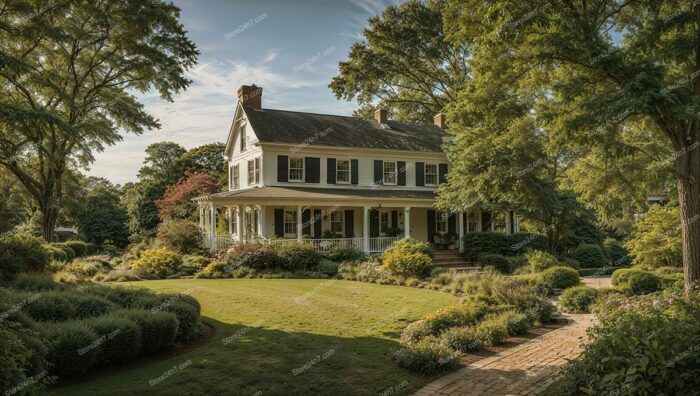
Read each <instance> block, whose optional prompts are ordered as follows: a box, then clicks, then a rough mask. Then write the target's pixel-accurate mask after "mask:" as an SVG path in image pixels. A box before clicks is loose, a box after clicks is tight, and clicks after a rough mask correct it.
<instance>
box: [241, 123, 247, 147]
mask: <svg viewBox="0 0 700 396" xmlns="http://www.w3.org/2000/svg"><path fill="white" fill-rule="evenodd" d="M240 135H241V151H245V149H246V147H247V146H248V138H247V136H246V134H245V125H243V126H241V129H240Z"/></svg>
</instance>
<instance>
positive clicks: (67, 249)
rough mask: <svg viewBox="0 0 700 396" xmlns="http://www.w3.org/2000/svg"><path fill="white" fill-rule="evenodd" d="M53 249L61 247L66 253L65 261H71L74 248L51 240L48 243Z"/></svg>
mask: <svg viewBox="0 0 700 396" xmlns="http://www.w3.org/2000/svg"><path fill="white" fill-rule="evenodd" d="M49 246H51V247H52V248H54V249H61V250H62V251H63V253H64V254H65V255H66V260H65V261H67V262H70V261H73V259H74V258H75V250H73V249H72V248H71V247H70V246H68V245H64V244H63V243H58V242H52V243H50V244H49Z"/></svg>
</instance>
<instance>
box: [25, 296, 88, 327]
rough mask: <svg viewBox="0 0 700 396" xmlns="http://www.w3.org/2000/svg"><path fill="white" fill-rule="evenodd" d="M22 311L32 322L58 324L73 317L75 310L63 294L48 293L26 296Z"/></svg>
mask: <svg viewBox="0 0 700 396" xmlns="http://www.w3.org/2000/svg"><path fill="white" fill-rule="evenodd" d="M25 301H26V302H27V304H26V305H25V306H24V308H23V310H24V312H26V313H27V314H28V315H29V316H31V318H32V319H34V320H39V321H51V322H58V321H64V320H68V319H71V318H73V317H75V308H74V307H73V305H72V304H71V303H70V301H69V300H68V299H67V298H66V296H65V294H64V293H60V292H55V291H49V292H42V293H40V294H38V295H27V296H26V300H25Z"/></svg>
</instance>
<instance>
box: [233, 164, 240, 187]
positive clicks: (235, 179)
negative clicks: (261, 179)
mask: <svg viewBox="0 0 700 396" xmlns="http://www.w3.org/2000/svg"><path fill="white" fill-rule="evenodd" d="M231 187H232V188H233V189H234V190H238V189H239V188H241V187H240V175H239V168H238V165H234V166H233V168H232V169H231Z"/></svg>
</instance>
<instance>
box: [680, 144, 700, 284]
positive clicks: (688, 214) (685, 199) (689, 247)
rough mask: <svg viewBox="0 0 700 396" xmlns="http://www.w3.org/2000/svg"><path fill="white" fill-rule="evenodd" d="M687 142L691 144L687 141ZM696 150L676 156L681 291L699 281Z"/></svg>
mask: <svg viewBox="0 0 700 396" xmlns="http://www.w3.org/2000/svg"><path fill="white" fill-rule="evenodd" d="M688 143H692V142H691V141H689V142H688ZM699 151H700V147H698V144H697V143H693V144H689V145H688V146H686V147H684V148H683V149H682V151H679V152H677V153H676V155H677V158H676V176H677V180H678V203H679V206H680V217H681V235H682V237H683V273H684V278H685V289H686V291H688V290H689V289H690V286H691V285H692V284H693V283H694V282H698V281H700V152H699Z"/></svg>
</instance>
